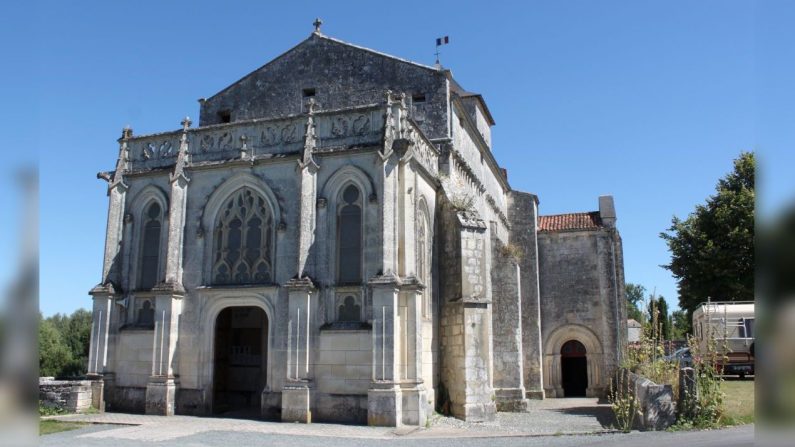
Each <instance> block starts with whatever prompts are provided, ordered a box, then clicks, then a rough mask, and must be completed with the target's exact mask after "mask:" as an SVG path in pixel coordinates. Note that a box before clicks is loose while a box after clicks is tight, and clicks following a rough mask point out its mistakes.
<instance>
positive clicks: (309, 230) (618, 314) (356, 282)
mask: <svg viewBox="0 0 795 447" xmlns="http://www.w3.org/2000/svg"><path fill="white" fill-rule="evenodd" d="M199 102H200V116H199V119H198V123H197V124H196V125H194V124H193V123H192V121H191V120H190V119H189V118H185V119H184V120H182V122H181V126H179V127H178V128H177V130H174V131H167V132H162V133H156V134H151V135H134V134H133V130H132V129H130V128H129V127H128V128H125V129H124V130H123V131H122V134H121V137H120V138H119V140H118V143H119V152H118V161H117V162H116V167H115V170H113V171H109V172H101V173H99V174H98V177H100V178H102V179H104V180H105V181H107V183H108V197H109V208H108V221H107V233H106V241H105V252H104V263H103V270H102V278H101V281H100V282H99V284H98V285H97V286H95V287H94V288H93V289H91V291H90V292H89V293H90V296H91V297H92V300H93V321H92V329H91V346H90V356H89V364H88V372H89V378H90V379H91V380H92V381H93V382H92V383H93V384H94V389H95V393H97V392H99V393H100V395H101V399H102V406H103V407H104V408H105V409H107V410H108V411H123V412H139V413H146V414H153V415H173V414H186V415H213V414H227V415H244V414H245V415H255V416H256V417H261V418H264V419H275V420H282V421H290V422H305V423H308V422H312V421H331V422H345V423H359V424H370V425H379V426H399V425H419V426H423V425H425V423H426V420H427V419H428V417H429V415H431V414H432V413H433V412H434V411H437V412H441V413H445V414H450V415H453V416H455V417H457V418H461V419H465V420H473V421H483V420H489V419H492V418H494V415H495V412H497V411H522V410H523V409H525V408H526V407H527V405H528V400H529V399H545V398H562V397H569V396H602V395H604V393H605V392H606V390H607V388H608V386H609V385H608V384H609V380H610V377H611V374H612V372H613V371H614V369H615V368H616V367H617V366H618V364H619V362H620V360H621V352H622V349H623V347H624V345H625V344H626V334H627V329H626V309H625V306H624V302H625V299H624V269H623V256H622V245H621V238H620V236H619V233H618V230H617V228H616V212H615V206H614V203H613V198H612V197H611V196H600V197H598V199H597V197H596V196H594V205H595V206H594V207H595V208H597V207H598V209H596V210H595V211H587V212H576V213H570V214H563V215H551V216H548V215H540V214H539V203H540V202H539V198H538V197H537V196H536V195H534V194H532V193H527V192H522V191H517V190H515V189H513V188H512V187H511V185H510V183H509V176H508V171H507V170H506V169H505V168H503V167H501V166H500V165H499V164H498V162H497V160H496V158H495V156H494V154H493V152H492V144H491V129H492V126H494V124H495V122H494V118H493V117H492V115H491V112H490V111H489V107H488V106H487V104H486V101H485V99H484V98H483V96H481V95H480V94H478V93H475V92H472V91H469V90H466V89H465V88H464V87H462V86H461V85H460V84H459V83H457V82H456V80H455V78H453V76H452V73H451V72H450V71H449V70H447V69H445V68H443V67H441V66H440V65H438V64H437V65H436V66H427V65H423V64H419V63H415V62H411V61H408V60H404V59H401V58H398V57H394V56H391V55H387V54H384V53H381V52H378V51H374V50H371V49H368V48H364V47H361V46H358V45H354V44H351V43H347V42H343V41H341V40H338V39H335V38H332V37H329V36H326V35H324V34H323V33H322V32H321V30H320V22H319V21H318V22H316V24H315V30H314V32H312V33H311V34H310V36H309V37H308V38H307V39H306V40H304V41H302V42H300V43H299V44H298V45H296V46H295V47H293V48H292V49H290V50H288V51H287V52H285V53H283V54H282V55H280V56H278V57H277V58H275V59H273V60H272V61H270V62H268V63H266V64H265V65H263V66H262V67H260V68H257V69H256V70H254V71H253V72H251V73H249V74H247V75H245V76H244V77H242V78H241V79H240V80H238V81H236V82H234V83H233V84H231V85H229V86H228V87H226V88H224V89H223V90H221V91H220V92H218V93H216V94H215V95H213V96H211V97H209V98H206V99H204V98H202V99H200V100H199ZM175 127H176V126H175Z"/></svg>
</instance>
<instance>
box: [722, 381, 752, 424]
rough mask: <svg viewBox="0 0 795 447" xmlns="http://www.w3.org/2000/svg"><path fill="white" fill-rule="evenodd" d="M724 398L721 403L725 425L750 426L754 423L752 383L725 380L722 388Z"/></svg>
mask: <svg viewBox="0 0 795 447" xmlns="http://www.w3.org/2000/svg"><path fill="white" fill-rule="evenodd" d="M722 390H723V392H724V393H725V394H726V398H725V400H724V402H723V404H724V409H725V414H724V416H723V420H722V421H721V422H723V423H724V424H726V425H738V424H751V423H753V422H754V381H753V380H738V379H734V378H727V380H724V382H723V386H722Z"/></svg>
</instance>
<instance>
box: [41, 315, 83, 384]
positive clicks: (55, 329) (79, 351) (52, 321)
mask: <svg viewBox="0 0 795 447" xmlns="http://www.w3.org/2000/svg"><path fill="white" fill-rule="evenodd" d="M90 338H91V312H90V311H87V310H85V309H78V310H76V311H75V312H73V313H72V315H61V314H55V315H53V316H51V317H49V318H47V319H40V320H39V370H40V371H39V374H40V375H42V376H54V377H78V376H82V375H84V374H85V373H86V366H87V364H88V350H89V345H90V342H91V340H90Z"/></svg>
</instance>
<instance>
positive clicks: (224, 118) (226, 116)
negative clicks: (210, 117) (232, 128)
mask: <svg viewBox="0 0 795 447" xmlns="http://www.w3.org/2000/svg"><path fill="white" fill-rule="evenodd" d="M218 120H219V121H221V123H231V122H232V112H230V111H229V110H222V111H220V112H218Z"/></svg>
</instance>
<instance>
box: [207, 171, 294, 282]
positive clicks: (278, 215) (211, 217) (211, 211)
mask: <svg viewBox="0 0 795 447" xmlns="http://www.w3.org/2000/svg"><path fill="white" fill-rule="evenodd" d="M242 188H249V189H250V190H252V191H254V192H255V193H256V194H258V195H260V196H261V197H262V198H264V200H265V205H266V206H267V208H268V211H269V212H270V215H271V216H272V219H273V223H274V225H276V226H278V225H279V224H280V223H281V222H283V212H282V208H281V207H280V206H279V200H278V198H277V197H276V195H275V194H274V193H273V191H272V190H271V188H270V187H269V186H268V185H267V184H266V183H265V181H263V180H262V179H261V178H259V177H257V176H255V175H253V174H250V173H248V172H241V173H237V174H234V175H233V176H231V177H230V178H229V179H227V180H225V181H224V182H223V183H221V184H220V185H219V186H218V187H217V188H215V190H214V191H213V192H212V194H210V197H209V198H208V200H207V203H206V204H205V206H204V208H203V209H202V215H201V226H202V229H203V234H204V238H203V239H204V241H203V243H204V257H203V259H202V284H205V285H208V284H211V283H212V280H211V279H212V266H213V244H214V238H213V233H214V232H213V230H214V226H215V222H216V220H217V217H218V213H219V212H220V211H221V208H222V207H223V206H224V205H225V204H226V202H227V200H228V199H229V198H230V197H231V196H232V195H233V194H235V193H236V192H237V191H239V190H240V189H242ZM277 233H278V232H277ZM273 245H274V246H273V248H272V253H271V259H272V262H274V263H275V262H276V259H278V249H279V238H278V237H277V236H274V239H273ZM277 269H278V265H275V266H274V269H273V275H274V276H277V271H278V270H277ZM274 282H275V277H274Z"/></svg>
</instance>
